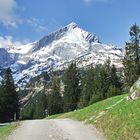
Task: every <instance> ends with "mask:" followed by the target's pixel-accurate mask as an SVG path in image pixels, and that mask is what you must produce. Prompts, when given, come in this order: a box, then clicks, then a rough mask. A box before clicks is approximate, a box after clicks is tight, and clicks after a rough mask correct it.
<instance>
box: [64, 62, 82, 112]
mask: <svg viewBox="0 0 140 140" xmlns="http://www.w3.org/2000/svg"><path fill="white" fill-rule="evenodd" d="M79 84H80V75H79V72H78V69H77V67H76V63H73V62H72V63H71V64H70V66H69V67H68V69H67V70H66V71H65V74H64V85H65V87H64V111H72V110H75V109H77V105H78V102H79V98H80V92H81V91H80V85H79Z"/></svg>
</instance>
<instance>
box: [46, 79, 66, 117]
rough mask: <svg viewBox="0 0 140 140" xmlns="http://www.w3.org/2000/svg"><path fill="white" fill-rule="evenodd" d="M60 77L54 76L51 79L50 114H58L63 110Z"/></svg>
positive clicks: (48, 107) (48, 106) (48, 99)
mask: <svg viewBox="0 0 140 140" xmlns="http://www.w3.org/2000/svg"><path fill="white" fill-rule="evenodd" d="M60 86H61V85H60V78H58V77H53V78H52V79H51V92H50V93H49V95H48V96H47V97H48V98H47V104H48V105H47V109H48V114H49V115H52V114H58V113H62V112H63V102H62V95H61V93H60Z"/></svg>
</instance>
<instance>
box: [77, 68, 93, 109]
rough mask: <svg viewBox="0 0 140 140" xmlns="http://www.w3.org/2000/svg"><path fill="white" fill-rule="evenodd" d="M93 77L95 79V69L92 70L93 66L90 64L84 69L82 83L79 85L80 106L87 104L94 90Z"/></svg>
mask: <svg viewBox="0 0 140 140" xmlns="http://www.w3.org/2000/svg"><path fill="white" fill-rule="evenodd" d="M94 79H95V71H94V68H93V67H92V66H90V67H88V68H87V69H86V70H85V74H84V76H83V78H82V85H81V89H82V90H81V96H80V102H79V105H78V106H79V107H80V108H83V107H85V106H88V105H89V102H90V100H91V97H92V96H93V94H94V92H95V90H94V84H95V80H94Z"/></svg>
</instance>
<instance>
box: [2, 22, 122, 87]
mask: <svg viewBox="0 0 140 140" xmlns="http://www.w3.org/2000/svg"><path fill="white" fill-rule="evenodd" d="M4 49H5V51H6V52H7V53H6V52H5V53H6V55H7V56H9V57H4V56H3V57H2V58H1V60H4V61H5V62H6V63H5V65H1V63H0V66H1V67H2V68H5V67H11V69H12V71H13V73H14V75H13V76H14V79H15V81H16V83H17V84H18V86H22V85H26V83H28V82H29V80H30V79H31V78H33V77H35V76H37V75H39V74H41V73H42V72H43V71H49V70H50V69H52V68H53V69H54V70H58V69H63V68H64V67H67V65H68V64H69V63H70V62H71V61H76V62H77V64H78V67H85V66H87V65H90V64H93V65H95V64H99V63H100V64H103V63H104V62H105V61H106V59H108V58H110V59H111V62H112V64H115V65H117V66H118V67H121V66H122V63H121V59H122V57H123V55H122V51H121V50H120V49H117V48H116V47H115V46H112V45H106V44H102V43H100V40H99V38H98V36H97V35H96V34H93V33H91V32H87V31H85V30H83V29H81V28H80V27H79V26H78V25H77V24H76V23H74V22H72V23H70V24H68V25H67V26H65V27H62V28H61V29H59V30H57V31H55V32H52V33H51V34H49V35H46V36H45V37H43V38H41V39H40V40H38V41H35V42H33V43H29V44H26V45H23V46H16V47H11V48H10V47H9V48H4ZM0 52H1V50H0Z"/></svg>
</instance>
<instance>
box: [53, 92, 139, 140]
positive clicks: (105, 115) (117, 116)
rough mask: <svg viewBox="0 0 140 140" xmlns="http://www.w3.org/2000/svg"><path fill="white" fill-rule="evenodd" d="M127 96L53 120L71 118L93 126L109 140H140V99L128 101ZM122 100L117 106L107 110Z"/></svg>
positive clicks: (108, 100)
mask: <svg viewBox="0 0 140 140" xmlns="http://www.w3.org/2000/svg"><path fill="white" fill-rule="evenodd" d="M126 96H127V95H121V96H116V97H112V98H109V99H106V100H104V101H100V102H97V103H95V104H93V105H90V106H88V107H86V108H84V109H81V110H78V111H76V112H69V113H65V114H62V115H58V116H57V115H55V116H53V118H71V119H74V120H79V121H84V122H86V123H90V124H93V125H95V126H96V127H97V128H98V130H100V131H101V132H102V133H103V134H104V136H105V137H106V138H107V139H108V140H140V98H138V99H137V100H136V101H127V100H126V99H125V98H124V97H126ZM121 99H123V100H122V101H121V102H119V103H118V104H117V105H116V106H113V107H112V108H110V109H107V108H108V107H111V106H112V105H114V104H116V103H117V102H118V101H120V100H121Z"/></svg>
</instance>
